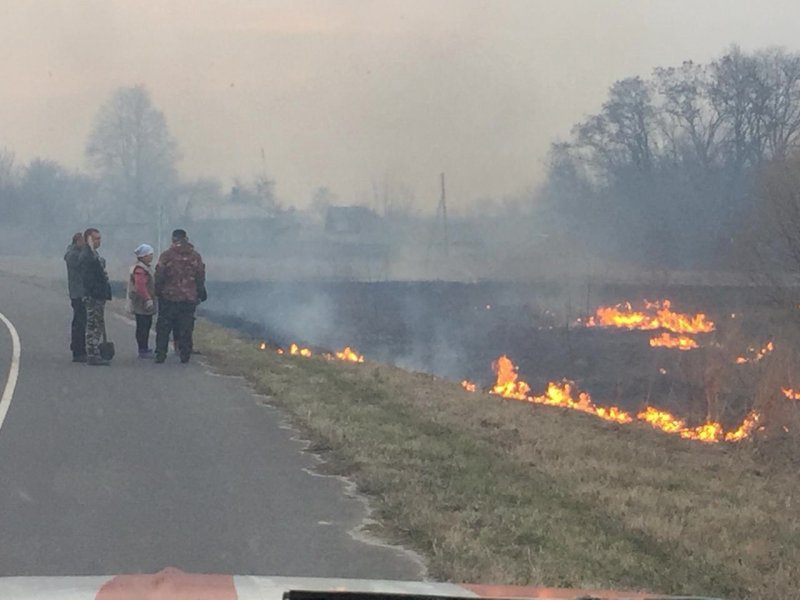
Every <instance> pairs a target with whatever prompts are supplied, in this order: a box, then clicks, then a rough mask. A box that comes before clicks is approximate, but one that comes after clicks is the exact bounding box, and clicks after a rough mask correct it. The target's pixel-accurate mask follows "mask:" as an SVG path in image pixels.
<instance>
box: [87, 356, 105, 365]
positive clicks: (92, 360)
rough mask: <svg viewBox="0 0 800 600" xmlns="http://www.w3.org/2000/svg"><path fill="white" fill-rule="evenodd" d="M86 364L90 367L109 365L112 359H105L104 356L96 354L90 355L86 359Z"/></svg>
mask: <svg viewBox="0 0 800 600" xmlns="http://www.w3.org/2000/svg"><path fill="white" fill-rule="evenodd" d="M86 364H87V365H89V366H90V367H107V366H108V365H110V364H111V362H110V361H107V360H103V359H102V358H97V357H96V356H90V357H89V358H88V359H87V360H86Z"/></svg>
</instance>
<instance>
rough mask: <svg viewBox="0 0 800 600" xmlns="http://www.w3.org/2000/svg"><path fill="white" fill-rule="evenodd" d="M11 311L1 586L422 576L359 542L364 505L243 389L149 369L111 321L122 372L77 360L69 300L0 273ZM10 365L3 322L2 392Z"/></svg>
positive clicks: (198, 373)
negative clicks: (189, 576) (203, 575)
mask: <svg viewBox="0 0 800 600" xmlns="http://www.w3.org/2000/svg"><path fill="white" fill-rule="evenodd" d="M116 302H117V303H121V300H116ZM0 312H2V313H3V314H5V315H6V317H8V318H9V319H10V320H11V321H12V323H13V324H14V325H15V327H16V329H17V331H18V332H19V336H20V339H21V345H22V353H21V370H20V374H19V381H18V384H17V387H16V391H15V393H14V396H13V400H12V403H11V406H10V409H9V412H8V415H7V418H6V420H5V423H4V424H3V425H2V427H1V428H0V576H11V575H100V574H112V573H120V572H126V573H135V572H154V571H157V570H159V569H161V568H163V567H165V566H175V567H178V568H181V569H183V570H187V571H195V572H216V573H236V574H261V575H303V576H321V577H333V576H337V577H356V578H362V577H363V578H393V579H419V578H420V577H421V572H420V567H419V565H418V563H416V562H415V561H414V560H413V559H412V558H411V557H410V556H408V555H407V554H405V553H403V552H402V551H400V550H397V549H394V548H388V547H383V546H376V545H372V544H368V543H366V542H363V541H359V540H357V539H355V538H354V537H353V536H351V535H350V533H349V532H350V531H352V530H353V528H354V527H356V526H357V525H358V524H359V523H360V522H361V520H362V519H363V518H364V517H365V516H366V512H365V508H364V506H363V503H362V502H361V501H359V500H358V499H354V498H352V497H349V496H348V495H347V493H346V491H345V486H344V484H343V483H342V482H341V481H340V480H338V479H336V478H331V477H321V476H317V475H314V474H313V473H312V472H311V471H312V470H313V465H314V460H313V458H312V457H310V456H308V455H307V454H304V453H303V452H302V451H301V449H302V444H301V443H300V442H297V441H293V440H292V439H291V438H292V435H293V434H292V432H291V431H289V430H287V429H285V428H282V427H281V421H282V418H281V414H280V413H279V411H277V410H275V409H272V408H264V407H262V406H259V405H258V404H257V402H256V400H255V399H254V397H253V396H252V395H251V393H250V392H249V391H248V390H247V389H246V388H245V387H244V386H243V385H242V383H241V382H240V381H238V380H236V379H231V378H225V377H219V376H215V375H213V374H210V373H209V372H207V371H206V369H205V368H204V367H203V365H202V364H200V363H199V361H193V362H192V363H190V364H189V365H181V364H180V363H179V361H178V360H177V357H175V356H174V355H170V357H169V358H168V359H167V362H166V363H165V364H163V365H155V364H153V363H152V361H142V360H139V359H138V358H137V357H136V352H135V343H134V335H133V327H132V325H131V324H130V323H129V322H127V321H125V320H123V319H121V318H119V317H116V316H113V315H111V314H108V313H107V326H108V330H109V334H110V338H111V339H112V340H113V341H114V342H115V343H116V347H117V356H116V358H115V359H114V361H113V365H112V366H110V367H102V368H101V367H87V366H85V365H83V364H75V363H72V362H71V355H70V352H69V339H68V338H69V319H70V307H69V300H68V299H67V297H66V293H65V292H63V293H59V292H57V291H53V290H52V289H50V288H49V287H47V286H45V285H42V284H37V283H36V282H33V281H30V280H25V279H22V278H20V277H18V276H12V275H8V274H3V273H0ZM10 360H11V338H10V335H9V333H8V331H6V328H5V327H3V326H2V324H0V392H2V390H3V387H4V386H5V383H6V376H7V373H8V365H9V361H10Z"/></svg>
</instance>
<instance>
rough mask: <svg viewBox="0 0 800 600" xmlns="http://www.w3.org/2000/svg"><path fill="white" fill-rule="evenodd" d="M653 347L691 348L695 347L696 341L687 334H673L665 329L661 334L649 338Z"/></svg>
mask: <svg viewBox="0 0 800 600" xmlns="http://www.w3.org/2000/svg"><path fill="white" fill-rule="evenodd" d="M650 346H652V347H653V348H677V349H678V350H693V349H694V348H697V347H698V345H697V341H696V340H695V339H694V338H691V337H689V336H688V335H678V336H673V335H672V334H670V333H669V332H667V331H665V332H663V333H662V334H661V335H659V336H656V337H653V338H650Z"/></svg>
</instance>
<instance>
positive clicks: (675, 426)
mask: <svg viewBox="0 0 800 600" xmlns="http://www.w3.org/2000/svg"><path fill="white" fill-rule="evenodd" d="M636 417H637V418H638V419H639V420H641V421H645V422H646V423H649V424H650V425H651V426H652V427H654V428H655V429H659V430H661V431H663V432H665V433H671V434H676V435H679V436H681V437H682V438H684V439H687V440H696V441H698V442H705V443H716V442H719V441H721V440H723V439H724V440H725V441H726V442H738V441H740V440H743V439H745V438H746V437H748V436H749V435H750V434H751V433H752V431H753V429H754V428H755V426H756V424H757V423H758V419H759V415H758V413H757V412H755V411H752V412H751V413H750V414H749V415H747V416H746V417H745V419H744V421H742V424H741V425H740V426H739V428H738V429H736V430H734V431H729V432H728V433H725V432H724V431H723V429H722V425H720V424H719V423H717V422H715V421H709V422H707V423H703V424H702V425H699V426H697V427H687V426H686V421H684V420H683V419H679V418H677V417H675V416H673V415H672V414H671V413H669V412H667V411H665V410H659V409H657V408H653V407H652V406H648V407H647V408H645V410H643V411H642V412H640V413H639V414H638V415H636Z"/></svg>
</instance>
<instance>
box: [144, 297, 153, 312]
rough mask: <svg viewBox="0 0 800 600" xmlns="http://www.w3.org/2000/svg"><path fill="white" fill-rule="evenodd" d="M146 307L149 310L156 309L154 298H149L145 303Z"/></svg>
mask: <svg viewBox="0 0 800 600" xmlns="http://www.w3.org/2000/svg"><path fill="white" fill-rule="evenodd" d="M144 307H145V308H146V309H147V310H153V308H154V307H155V304H154V303H153V299H152V298H148V299H147V300H146V301H145V303H144Z"/></svg>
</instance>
